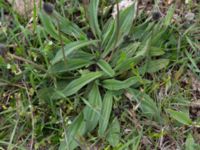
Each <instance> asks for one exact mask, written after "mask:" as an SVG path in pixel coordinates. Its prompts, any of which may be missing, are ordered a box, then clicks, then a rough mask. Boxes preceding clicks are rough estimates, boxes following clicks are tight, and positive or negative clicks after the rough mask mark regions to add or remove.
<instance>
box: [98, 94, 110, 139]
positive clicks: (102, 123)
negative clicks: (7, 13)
mask: <svg viewBox="0 0 200 150" xmlns="http://www.w3.org/2000/svg"><path fill="white" fill-rule="evenodd" d="M112 103H113V95H112V92H110V91H107V92H106V94H105V96H104V99H103V106H102V111H101V117H100V119H99V130H98V134H99V136H101V137H103V136H104V133H105V131H106V129H107V126H108V123H109V119H110V114H111V110H112Z"/></svg>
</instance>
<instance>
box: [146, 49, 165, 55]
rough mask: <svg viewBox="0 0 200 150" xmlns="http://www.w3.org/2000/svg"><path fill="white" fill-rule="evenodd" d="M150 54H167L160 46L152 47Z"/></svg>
mask: <svg viewBox="0 0 200 150" xmlns="http://www.w3.org/2000/svg"><path fill="white" fill-rule="evenodd" d="M149 54H150V56H161V55H164V54H165V51H164V50H163V49H162V48H160V47H150V51H149Z"/></svg>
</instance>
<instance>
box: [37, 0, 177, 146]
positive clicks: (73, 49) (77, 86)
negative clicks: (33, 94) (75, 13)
mask: <svg viewBox="0 0 200 150" xmlns="http://www.w3.org/2000/svg"><path fill="white" fill-rule="evenodd" d="M99 3H100V2H99V0H91V1H90V3H89V4H88V5H87V6H84V7H87V9H85V10H87V12H85V14H86V15H85V18H84V19H85V20H87V21H86V24H87V23H88V26H87V28H86V29H83V28H81V27H79V26H80V25H77V24H75V23H74V22H72V21H70V20H69V19H68V18H66V17H63V16H61V15H60V14H58V13H57V12H56V11H55V10H54V12H53V14H48V13H45V12H44V11H42V12H40V20H41V22H42V25H43V28H44V29H45V34H46V36H47V37H48V38H49V37H51V39H52V40H53V41H57V42H60V41H61V40H62V41H63V44H62V43H61V44H60V49H58V50H54V51H53V53H54V54H53V55H50V56H46V57H47V58H46V59H47V62H48V64H49V65H48V70H47V73H46V76H49V77H50V78H53V84H51V83H49V87H44V88H41V89H40V91H39V96H40V99H47V100H48V102H50V103H54V102H55V101H70V102H71V103H74V105H76V103H77V101H78V103H80V104H81V105H78V106H79V107H80V108H79V113H78V114H77V113H76V114H73V115H72V117H71V120H72V123H71V124H67V123H66V122H65V119H63V120H64V121H63V123H64V125H63V128H64V129H65V130H64V134H63V135H64V137H63V139H62V140H61V143H60V146H59V147H60V149H61V150H63V149H68V150H73V149H75V148H77V147H78V146H81V147H82V146H85V145H87V144H85V142H84V139H86V138H87V137H88V136H91V135H93V136H94V137H95V138H96V139H97V140H96V141H99V142H100V141H101V140H102V141H107V142H108V143H109V145H111V146H113V147H118V148H120V146H121V145H122V144H123V141H122V140H121V138H120V137H121V136H122V130H123V129H122V127H121V125H120V120H119V119H118V116H116V115H115V113H114V111H113V110H114V107H117V106H116V105H117V103H118V102H119V101H125V99H128V100H129V101H131V102H133V103H135V104H138V106H139V111H138V113H141V115H142V116H143V117H148V118H149V119H151V120H154V121H156V122H157V123H159V124H162V123H163V120H162V116H161V106H160V105H159V103H156V101H155V100H154V99H153V98H151V96H150V95H147V94H146V93H145V91H146V90H149V89H151V88H152V87H153V84H154V81H153V80H151V75H153V74H155V73H156V72H158V71H162V69H165V68H166V67H167V66H168V65H169V62H170V61H173V60H174V59H177V57H178V55H177V53H175V52H174V51H173V50H171V49H170V48H169V47H170V46H173V45H176V44H177V43H176V42H174V41H173V40H169V39H174V38H176V34H172V31H173V29H172V28H170V27H169V21H170V20H171V18H172V16H171V15H170V14H171V12H168V15H167V17H165V18H161V19H160V20H159V21H158V20H156V21H154V20H152V18H148V19H147V20H146V21H143V22H140V21H138V19H139V17H141V15H140V14H137V12H138V10H137V3H134V4H133V5H131V6H129V7H128V8H126V9H124V10H121V11H118V14H117V16H116V17H115V18H113V17H112V16H110V17H108V16H106V17H104V18H103V19H102V18H100V17H102V16H100V17H99V14H102V12H101V11H100V10H99V5H100V4H99ZM170 11H172V9H170ZM51 13H52V12H51ZM88 33H90V35H91V36H88ZM173 33H175V32H173ZM63 55H64V56H65V57H66V59H64V57H63ZM172 56H173V57H172ZM127 95H129V96H127ZM138 137H139V134H138ZM120 143H121V144H120ZM121 148H122V147H121Z"/></svg>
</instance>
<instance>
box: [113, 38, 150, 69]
mask: <svg viewBox="0 0 200 150" xmlns="http://www.w3.org/2000/svg"><path fill="white" fill-rule="evenodd" d="M147 37H148V39H147V40H146V39H145V40H144V41H143V42H142V43H141V44H140V45H141V49H139V50H138V51H137V52H136V54H135V56H134V57H131V58H127V59H125V60H123V61H120V62H119V63H118V64H117V65H116V67H115V68H114V70H115V71H117V70H119V71H120V72H124V71H126V70H129V69H131V67H132V66H133V65H136V64H137V63H139V62H140V61H141V60H142V59H143V58H145V57H146V55H147V54H148V52H149V46H150V41H151V36H150V35H147Z"/></svg>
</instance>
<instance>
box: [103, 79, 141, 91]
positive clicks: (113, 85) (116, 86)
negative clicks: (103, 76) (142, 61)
mask: <svg viewBox="0 0 200 150" xmlns="http://www.w3.org/2000/svg"><path fill="white" fill-rule="evenodd" d="M139 81H140V80H139V78H138V77H131V78H129V79H127V80H124V81H119V80H115V79H107V80H104V81H103V87H104V88H106V89H109V90H122V89H126V88H129V87H130V86H132V85H134V84H136V83H138V82H139Z"/></svg>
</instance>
